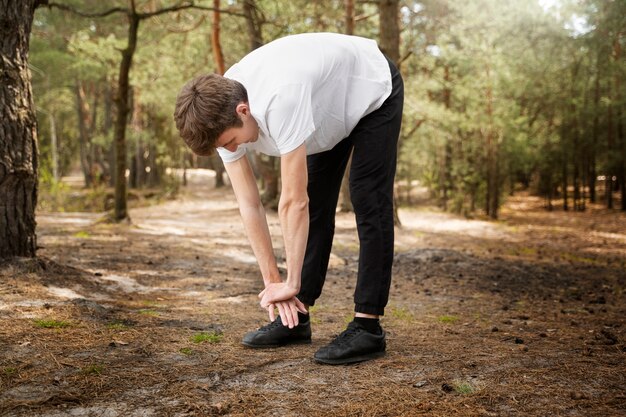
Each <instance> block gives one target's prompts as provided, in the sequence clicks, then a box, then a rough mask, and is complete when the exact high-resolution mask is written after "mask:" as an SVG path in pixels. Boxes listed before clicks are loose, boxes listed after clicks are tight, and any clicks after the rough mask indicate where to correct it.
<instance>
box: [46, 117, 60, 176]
mask: <svg viewBox="0 0 626 417" xmlns="http://www.w3.org/2000/svg"><path fill="white" fill-rule="evenodd" d="M48 119H49V121H50V152H51V153H52V178H54V180H55V181H58V180H59V149H58V146H59V145H58V142H59V141H58V138H57V126H56V121H55V119H54V113H53V112H52V109H50V112H49V113H48Z"/></svg>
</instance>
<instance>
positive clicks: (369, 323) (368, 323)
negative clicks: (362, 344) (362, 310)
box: [353, 317, 383, 334]
mask: <svg viewBox="0 0 626 417" xmlns="http://www.w3.org/2000/svg"><path fill="white" fill-rule="evenodd" d="M353 321H354V322H355V323H357V324H359V325H360V326H361V327H363V328H364V329H365V330H366V331H368V332H369V333H372V334H381V333H382V332H383V328H382V327H380V321H379V320H378V318H369V317H355V318H354V320H353Z"/></svg>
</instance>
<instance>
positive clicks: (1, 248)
mask: <svg viewBox="0 0 626 417" xmlns="http://www.w3.org/2000/svg"><path fill="white" fill-rule="evenodd" d="M36 6H37V1H35V0H23V1H11V0H0V22H2V23H1V24H2V28H3V31H2V32H3V33H2V36H0V54H1V55H0V56H1V57H2V58H1V59H0V74H2V82H1V83H0V127H1V128H0V259H6V258H12V257H16V256H24V257H34V256H35V252H36V250H37V235H36V234H35V227H36V221H35V206H36V205H37V168H38V155H37V119H36V118H35V106H34V102H33V94H32V88H31V81H30V79H31V78H30V70H29V69H28V51H29V37H30V31H31V27H32V22H33V14H34V11H35V7H36Z"/></svg>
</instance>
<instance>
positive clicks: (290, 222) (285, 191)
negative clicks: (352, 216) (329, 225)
mask: <svg viewBox="0 0 626 417" xmlns="http://www.w3.org/2000/svg"><path fill="white" fill-rule="evenodd" d="M280 169H281V184H282V188H281V194H280V201H279V203H278V215H279V217H280V224H281V228H282V231H283V239H284V240H285V254H286V257H287V285H288V286H290V287H292V288H295V289H296V290H298V291H300V278H301V276H302V264H303V262H304V253H305V251H306V242H307V238H308V236H309V196H308V194H307V183H308V174H307V165H306V147H305V145H304V144H302V145H300V146H299V147H298V148H296V149H295V150H293V151H291V152H289V153H288V154H286V155H283V156H282V157H281V164H280Z"/></svg>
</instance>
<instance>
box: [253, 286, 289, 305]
mask: <svg viewBox="0 0 626 417" xmlns="http://www.w3.org/2000/svg"><path fill="white" fill-rule="evenodd" d="M296 295H298V289H297V288H294V287H290V286H289V285H287V284H286V283H284V282H271V283H269V284H267V285H266V286H265V289H264V290H263V291H261V292H260V293H259V298H260V299H261V307H263V308H267V306H269V305H270V304H274V303H276V302H277V301H287V300H289V299H291V298H294V297H295V296H296Z"/></svg>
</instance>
